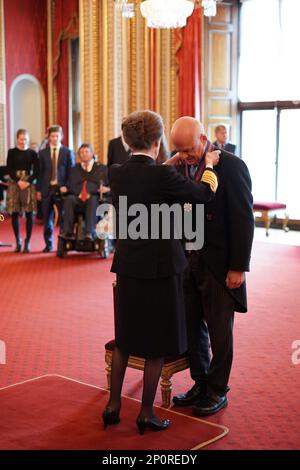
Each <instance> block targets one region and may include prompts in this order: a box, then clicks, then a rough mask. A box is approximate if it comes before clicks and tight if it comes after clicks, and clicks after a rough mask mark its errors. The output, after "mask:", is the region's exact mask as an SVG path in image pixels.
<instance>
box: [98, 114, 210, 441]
mask: <svg viewBox="0 0 300 470" xmlns="http://www.w3.org/2000/svg"><path fill="white" fill-rule="evenodd" d="M163 130H164V129H163V121H162V118H161V116H159V115H158V114H156V113H153V112H151V111H142V112H135V113H132V114H131V115H129V116H128V117H127V118H126V119H125V120H124V121H123V124H122V131H123V136H124V139H125V141H126V143H127V144H128V145H129V147H130V148H131V150H132V157H131V158H130V159H129V160H128V161H127V162H126V163H124V164H123V165H112V166H111V167H110V170H109V180H110V186H111V189H112V194H113V199H114V204H115V207H116V210H117V214H118V223H119V227H118V233H117V245H116V251H115V255H114V260H113V264H112V269H111V271H112V272H115V273H116V274H117V315H116V324H115V330H116V347H115V350H114V353H113V361H112V376H111V394H110V399H109V402H108V404H107V406H106V408H105V410H104V412H103V415H102V416H103V421H104V427H106V426H107V425H108V424H116V423H118V422H119V421H120V418H119V413H120V408H121V390H122V384H123V379H124V375H125V371H126V367H127V362H128V356H129V355H134V356H139V357H144V358H145V369H144V388H143V397H142V406H141V411H140V414H139V416H138V418H137V426H138V428H139V431H140V433H141V434H142V433H144V430H145V428H146V427H148V428H150V429H153V430H157V431H159V430H163V429H166V428H167V427H168V426H169V421H168V420H164V421H161V420H160V419H159V418H158V417H156V416H155V414H154V410H153V403H154V399H155V393H156V389H157V385H158V381H159V378H160V375H161V370H162V366H163V363H164V357H166V356H171V355H177V354H182V353H184V352H185V351H186V350H187V344H186V328H185V312H184V301H183V290H182V272H183V270H184V268H185V267H186V260H185V255H184V251H183V248H182V244H181V241H180V240H178V239H175V237H174V236H173V237H172V235H171V236H170V238H169V239H166V238H165V239H163V238H162V236H161V235H159V236H158V237H156V238H155V237H153V236H152V237H151V235H149V234H150V233H151V232H150V228H151V225H150V224H151V222H152V221H151V209H152V208H153V207H154V204H156V205H157V204H163V203H164V204H167V205H171V204H173V203H185V202H187V201H188V202H191V203H197V202H198V203H205V202H207V201H209V200H210V199H212V197H213V196H214V192H215V191H216V189H217V177H216V174H215V173H214V171H213V163H214V159H213V156H211V155H208V156H207V158H206V164H207V167H209V168H207V169H206V170H205V171H204V173H203V176H202V180H201V182H200V183H195V182H192V181H190V180H188V179H186V178H184V177H183V176H182V175H181V174H179V173H178V172H177V171H176V170H175V169H174V168H173V167H172V166H168V165H166V164H165V165H156V163H155V161H156V159H157V156H158V154H159V148H160V142H161V139H162V136H163ZM178 158H179V156H178ZM121 196H122V197H126V198H127V199H126V203H127V209H128V210H129V209H130V208H131V209H133V204H143V206H144V207H146V208H147V211H148V212H147V214H148V215H147V220H148V224H147V221H146V222H145V221H143V222H144V223H142V224H141V225H144V227H142V226H140V227H139V228H138V224H137V230H138V231H139V232H141V231H142V230H143V229H146V231H147V234H148V238H147V236H146V237H145V236H144V235H143V238H141V237H139V236H134V235H133V236H132V234H131V232H130V229H132V228H133V220H134V218H133V217H128V218H127V213H126V214H125V212H126V211H127V209H126V210H125V212H124V199H123V201H122V202H121V200H120V197H121ZM137 215H138V212H137ZM124 217H126V219H124ZM121 218H122V220H121ZM124 220H126V222H125V226H126V232H127V236H126V237H124V234H122V236H121V233H120V230H121V225H122V226H123V227H124ZM169 226H171V223H170V222H169ZM147 227H149V232H148V228H147ZM170 233H171V234H172V230H171V232H170Z"/></svg>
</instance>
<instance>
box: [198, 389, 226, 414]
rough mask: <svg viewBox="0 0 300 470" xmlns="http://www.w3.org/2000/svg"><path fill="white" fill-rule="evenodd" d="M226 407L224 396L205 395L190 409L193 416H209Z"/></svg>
mask: <svg viewBox="0 0 300 470" xmlns="http://www.w3.org/2000/svg"><path fill="white" fill-rule="evenodd" d="M227 405H228V400H227V397H226V395H223V396H220V395H216V394H213V395H206V396H205V397H203V398H201V399H200V400H199V401H198V402H197V403H196V404H195V405H194V406H193V408H192V412H193V415H196V416H210V415H213V414H215V413H217V412H218V411H220V410H222V409H223V408H225V406H227Z"/></svg>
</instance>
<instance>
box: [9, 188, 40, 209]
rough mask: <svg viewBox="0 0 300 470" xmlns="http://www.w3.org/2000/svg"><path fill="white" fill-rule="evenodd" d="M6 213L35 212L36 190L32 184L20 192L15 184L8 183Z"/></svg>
mask: <svg viewBox="0 0 300 470" xmlns="http://www.w3.org/2000/svg"><path fill="white" fill-rule="evenodd" d="M6 204H7V212H8V213H9V214H12V213H13V212H19V213H21V212H36V211H37V202H36V189H35V186H34V185H33V184H31V185H30V186H29V188H27V189H24V190H23V191H21V190H20V188H19V186H18V185H17V183H15V182H10V183H9V184H8V188H7V203H6Z"/></svg>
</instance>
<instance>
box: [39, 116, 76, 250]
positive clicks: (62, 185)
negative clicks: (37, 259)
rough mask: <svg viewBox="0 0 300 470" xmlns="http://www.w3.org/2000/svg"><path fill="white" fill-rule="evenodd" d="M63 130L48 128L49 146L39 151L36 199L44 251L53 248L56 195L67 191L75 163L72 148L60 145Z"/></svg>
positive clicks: (55, 127) (58, 127)
mask: <svg viewBox="0 0 300 470" xmlns="http://www.w3.org/2000/svg"><path fill="white" fill-rule="evenodd" d="M62 139H63V132H62V128H61V127H60V126H57V125H54V126H51V127H49V129H48V140H49V146H48V147H47V148H45V149H44V150H41V151H40V152H39V166H40V173H39V178H38V183H37V191H38V192H37V199H38V200H39V201H41V202H42V212H43V219H44V240H45V243H46V246H45V248H44V250H43V252H44V253H49V252H50V251H52V250H53V220H54V204H55V203H56V202H57V199H58V198H57V196H58V195H59V194H64V193H66V192H67V181H68V178H69V175H70V170H71V168H73V166H74V165H75V157H74V153H73V151H72V150H70V149H69V148H67V147H65V146H64V145H62V143H61V141H62Z"/></svg>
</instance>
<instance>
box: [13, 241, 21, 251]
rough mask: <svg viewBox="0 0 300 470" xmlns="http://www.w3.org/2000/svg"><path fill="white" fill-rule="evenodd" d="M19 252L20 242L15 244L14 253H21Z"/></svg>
mask: <svg viewBox="0 0 300 470" xmlns="http://www.w3.org/2000/svg"><path fill="white" fill-rule="evenodd" d="M21 250H22V242H21V241H20V242H18V243H17V245H16V249H15V250H14V253H21Z"/></svg>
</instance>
